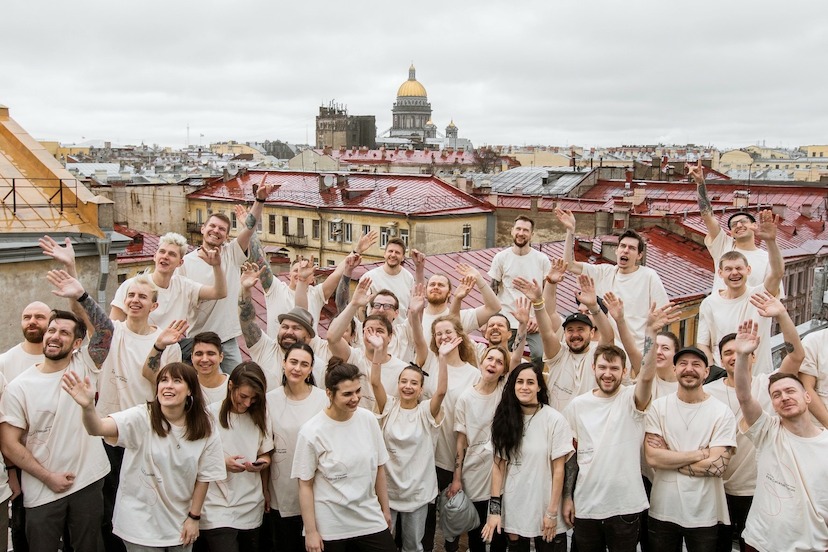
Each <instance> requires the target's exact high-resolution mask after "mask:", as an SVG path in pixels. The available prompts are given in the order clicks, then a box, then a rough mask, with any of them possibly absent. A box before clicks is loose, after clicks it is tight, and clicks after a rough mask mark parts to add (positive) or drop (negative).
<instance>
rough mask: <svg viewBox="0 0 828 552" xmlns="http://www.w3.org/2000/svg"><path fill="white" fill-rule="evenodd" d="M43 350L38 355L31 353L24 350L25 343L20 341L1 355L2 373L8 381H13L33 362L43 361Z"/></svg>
mask: <svg viewBox="0 0 828 552" xmlns="http://www.w3.org/2000/svg"><path fill="white" fill-rule="evenodd" d="M43 359H44V356H43V351H42V349H41V352H40V353H38V354H36V355H30V354H29V353H27V352H26V351H24V350H23V344H22V343H18V344H17V345H15V346H14V347H12V348H11V349H9V350H8V351H6V352H5V353H3V354H2V355H0V374H3V375H4V376H5V377H6V381H7V382H9V381H12V380H13V379H14V378H16V377H17V376H19V375H20V374H22V373H23V372H25V371H26V370H27V369H29V367H31V366H32V365H33V364H40V363H41V362H43Z"/></svg>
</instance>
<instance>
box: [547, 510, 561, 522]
mask: <svg viewBox="0 0 828 552" xmlns="http://www.w3.org/2000/svg"><path fill="white" fill-rule="evenodd" d="M543 517H545V518H546V519H551V520H553V521H558V514H553V513H552V512H550V511H549V510H547V511H546V512H544V514H543Z"/></svg>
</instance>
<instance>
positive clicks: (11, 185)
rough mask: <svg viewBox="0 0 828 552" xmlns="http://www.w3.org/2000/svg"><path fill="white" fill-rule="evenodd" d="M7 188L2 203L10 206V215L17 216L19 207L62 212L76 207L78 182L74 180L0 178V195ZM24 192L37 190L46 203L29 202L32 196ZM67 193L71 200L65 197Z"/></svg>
mask: <svg viewBox="0 0 828 552" xmlns="http://www.w3.org/2000/svg"><path fill="white" fill-rule="evenodd" d="M4 187H5V188H7V191H6V193H5V195H3V199H2V202H3V204H4V205H5V206H7V207H9V206H11V210H12V213H14V214H17V209H18V208H19V207H26V208H29V209H45V208H50V209H53V208H55V207H57V208H58V209H60V211H61V212H63V211H64V210H65V209H66V208H67V207H73V208H74V207H77V206H78V181H77V179H75V178H0V193H3V188H4ZM25 190H37V191H38V192H40V193H39V196H40V197H43V198H47V199H46V201H34V202H33V201H31V198H32V196H33V194H31V193H28V194H25V195H26V196H25V197H24V195H23V194H24V193H25ZM67 192H69V193H70V194H71V195H70V196H69V197H71V199H69V198H68V197H67Z"/></svg>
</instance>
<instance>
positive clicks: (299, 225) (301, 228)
mask: <svg viewBox="0 0 828 552" xmlns="http://www.w3.org/2000/svg"><path fill="white" fill-rule="evenodd" d="M296 235H297V236H299V237H300V238H304V237H305V219H303V218H300V219H296Z"/></svg>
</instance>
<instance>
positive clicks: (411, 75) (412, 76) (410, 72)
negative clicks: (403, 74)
mask: <svg viewBox="0 0 828 552" xmlns="http://www.w3.org/2000/svg"><path fill="white" fill-rule="evenodd" d="M416 71H417V70H416V69H414V63H413V62H412V63H411V67H409V68H408V80H417V77H416V76H415V73H416Z"/></svg>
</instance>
